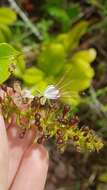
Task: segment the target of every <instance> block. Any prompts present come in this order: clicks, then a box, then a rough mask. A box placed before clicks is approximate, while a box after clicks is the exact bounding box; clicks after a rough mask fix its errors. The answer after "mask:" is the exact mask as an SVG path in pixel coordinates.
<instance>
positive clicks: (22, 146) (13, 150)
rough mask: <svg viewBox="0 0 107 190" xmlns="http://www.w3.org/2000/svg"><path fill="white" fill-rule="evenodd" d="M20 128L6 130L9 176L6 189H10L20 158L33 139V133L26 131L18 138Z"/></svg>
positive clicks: (14, 127) (12, 127) (13, 127)
mask: <svg viewBox="0 0 107 190" xmlns="http://www.w3.org/2000/svg"><path fill="white" fill-rule="evenodd" d="M20 132H21V131H20V127H18V126H16V125H15V124H14V126H13V125H12V126H11V127H9V129H8V133H7V134H8V140H9V157H10V159H9V176H8V187H10V185H11V183H12V181H13V179H14V177H15V174H16V171H17V170H18V167H19V165H20V162H21V159H22V156H23V154H24V152H25V151H26V150H27V148H28V147H29V146H30V145H31V143H32V142H33V139H34V135H35V133H34V131H33V130H28V131H27V132H26V134H25V136H24V137H23V138H21V137H20Z"/></svg>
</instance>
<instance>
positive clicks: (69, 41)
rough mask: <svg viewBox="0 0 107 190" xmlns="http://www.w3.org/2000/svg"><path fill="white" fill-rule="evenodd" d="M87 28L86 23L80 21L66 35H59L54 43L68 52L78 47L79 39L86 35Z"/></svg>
mask: <svg viewBox="0 0 107 190" xmlns="http://www.w3.org/2000/svg"><path fill="white" fill-rule="evenodd" d="M87 28H88V23H87V22H86V21H81V22H80V23H78V24H77V25H76V26H75V27H73V28H72V30H71V31H70V32H68V33H64V34H60V35H59V36H58V37H57V38H56V41H57V42H58V43H61V44H62V45H63V46H64V48H65V49H66V51H67V52H68V51H70V50H72V49H74V48H76V47H78V45H79V42H80V39H81V37H82V36H83V35H84V34H85V33H86V31H87Z"/></svg>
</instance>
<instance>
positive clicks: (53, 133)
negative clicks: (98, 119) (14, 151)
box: [0, 85, 103, 152]
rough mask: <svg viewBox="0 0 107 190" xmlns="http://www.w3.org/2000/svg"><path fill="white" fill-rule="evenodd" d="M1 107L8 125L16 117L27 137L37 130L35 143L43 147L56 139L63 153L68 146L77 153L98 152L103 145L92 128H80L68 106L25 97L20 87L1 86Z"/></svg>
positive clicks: (77, 119)
mask: <svg viewBox="0 0 107 190" xmlns="http://www.w3.org/2000/svg"><path fill="white" fill-rule="evenodd" d="M0 104H1V109H2V113H3V116H4V119H5V122H6V124H8V125H9V124H10V123H11V122H12V118H13V117H15V118H16V123H17V125H18V126H19V127H20V129H21V131H22V133H21V137H24V135H25V133H26V131H27V130H29V129H35V142H37V143H42V144H44V143H45V142H46V141H48V140H49V139H54V141H55V144H56V146H57V148H58V149H59V150H60V151H61V152H63V151H64V150H65V148H66V147H67V145H68V144H71V145H72V146H73V147H74V148H75V149H76V150H77V151H81V152H85V151H90V152H91V151H99V150H100V149H101V148H102V147H103V142H102V140H101V138H99V137H98V136H97V135H96V133H95V132H94V131H93V130H92V129H89V127H87V126H85V127H81V128H79V127H78V123H79V118H78V117H77V116H73V114H72V109H71V107H70V106H69V105H64V104H63V103H61V102H60V101H59V100H47V99H46V98H44V97H43V96H35V97H32V96H25V93H23V91H22V90H21V89H20V87H16V88H14V87H13V88H10V87H7V86H4V85H1V87H0Z"/></svg>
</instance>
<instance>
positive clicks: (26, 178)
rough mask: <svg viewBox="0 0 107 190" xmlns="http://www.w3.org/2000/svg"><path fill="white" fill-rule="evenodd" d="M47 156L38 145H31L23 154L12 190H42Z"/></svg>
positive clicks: (45, 174) (47, 160)
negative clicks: (16, 189)
mask: <svg viewBox="0 0 107 190" xmlns="http://www.w3.org/2000/svg"><path fill="white" fill-rule="evenodd" d="M48 163H49V156H48V152H47V150H46V149H45V148H44V147H43V146H42V145H38V144H33V145H31V146H30V148H29V149H28V150H27V151H26V152H25V154H24V157H23V160H22V163H21V165H20V169H19V171H18V173H17V177H16V179H15V181H14V184H13V186H12V190H15V188H16V187H17V188H18V189H20V190H23V189H24V188H25V189H26V190H29V189H32V190H35V189H38V190H43V189H44V185H45V181H46V177H47V171H48Z"/></svg>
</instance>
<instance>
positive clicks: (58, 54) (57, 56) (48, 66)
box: [38, 43, 66, 77]
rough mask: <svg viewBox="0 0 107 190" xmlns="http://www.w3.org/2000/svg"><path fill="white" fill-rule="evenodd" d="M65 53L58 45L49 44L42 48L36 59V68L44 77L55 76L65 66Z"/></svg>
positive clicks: (60, 45) (61, 46)
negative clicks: (40, 70)
mask: <svg viewBox="0 0 107 190" xmlns="http://www.w3.org/2000/svg"><path fill="white" fill-rule="evenodd" d="M65 57H66V53H65V50H64V47H63V45H62V44H60V43H49V44H47V45H44V46H43V50H42V52H41V54H40V56H39V58H38V66H39V68H41V69H42V70H43V71H44V72H45V73H46V76H47V77H48V76H50V75H51V76H53V75H57V74H58V73H59V72H60V71H61V69H62V68H63V66H64V64H65Z"/></svg>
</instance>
